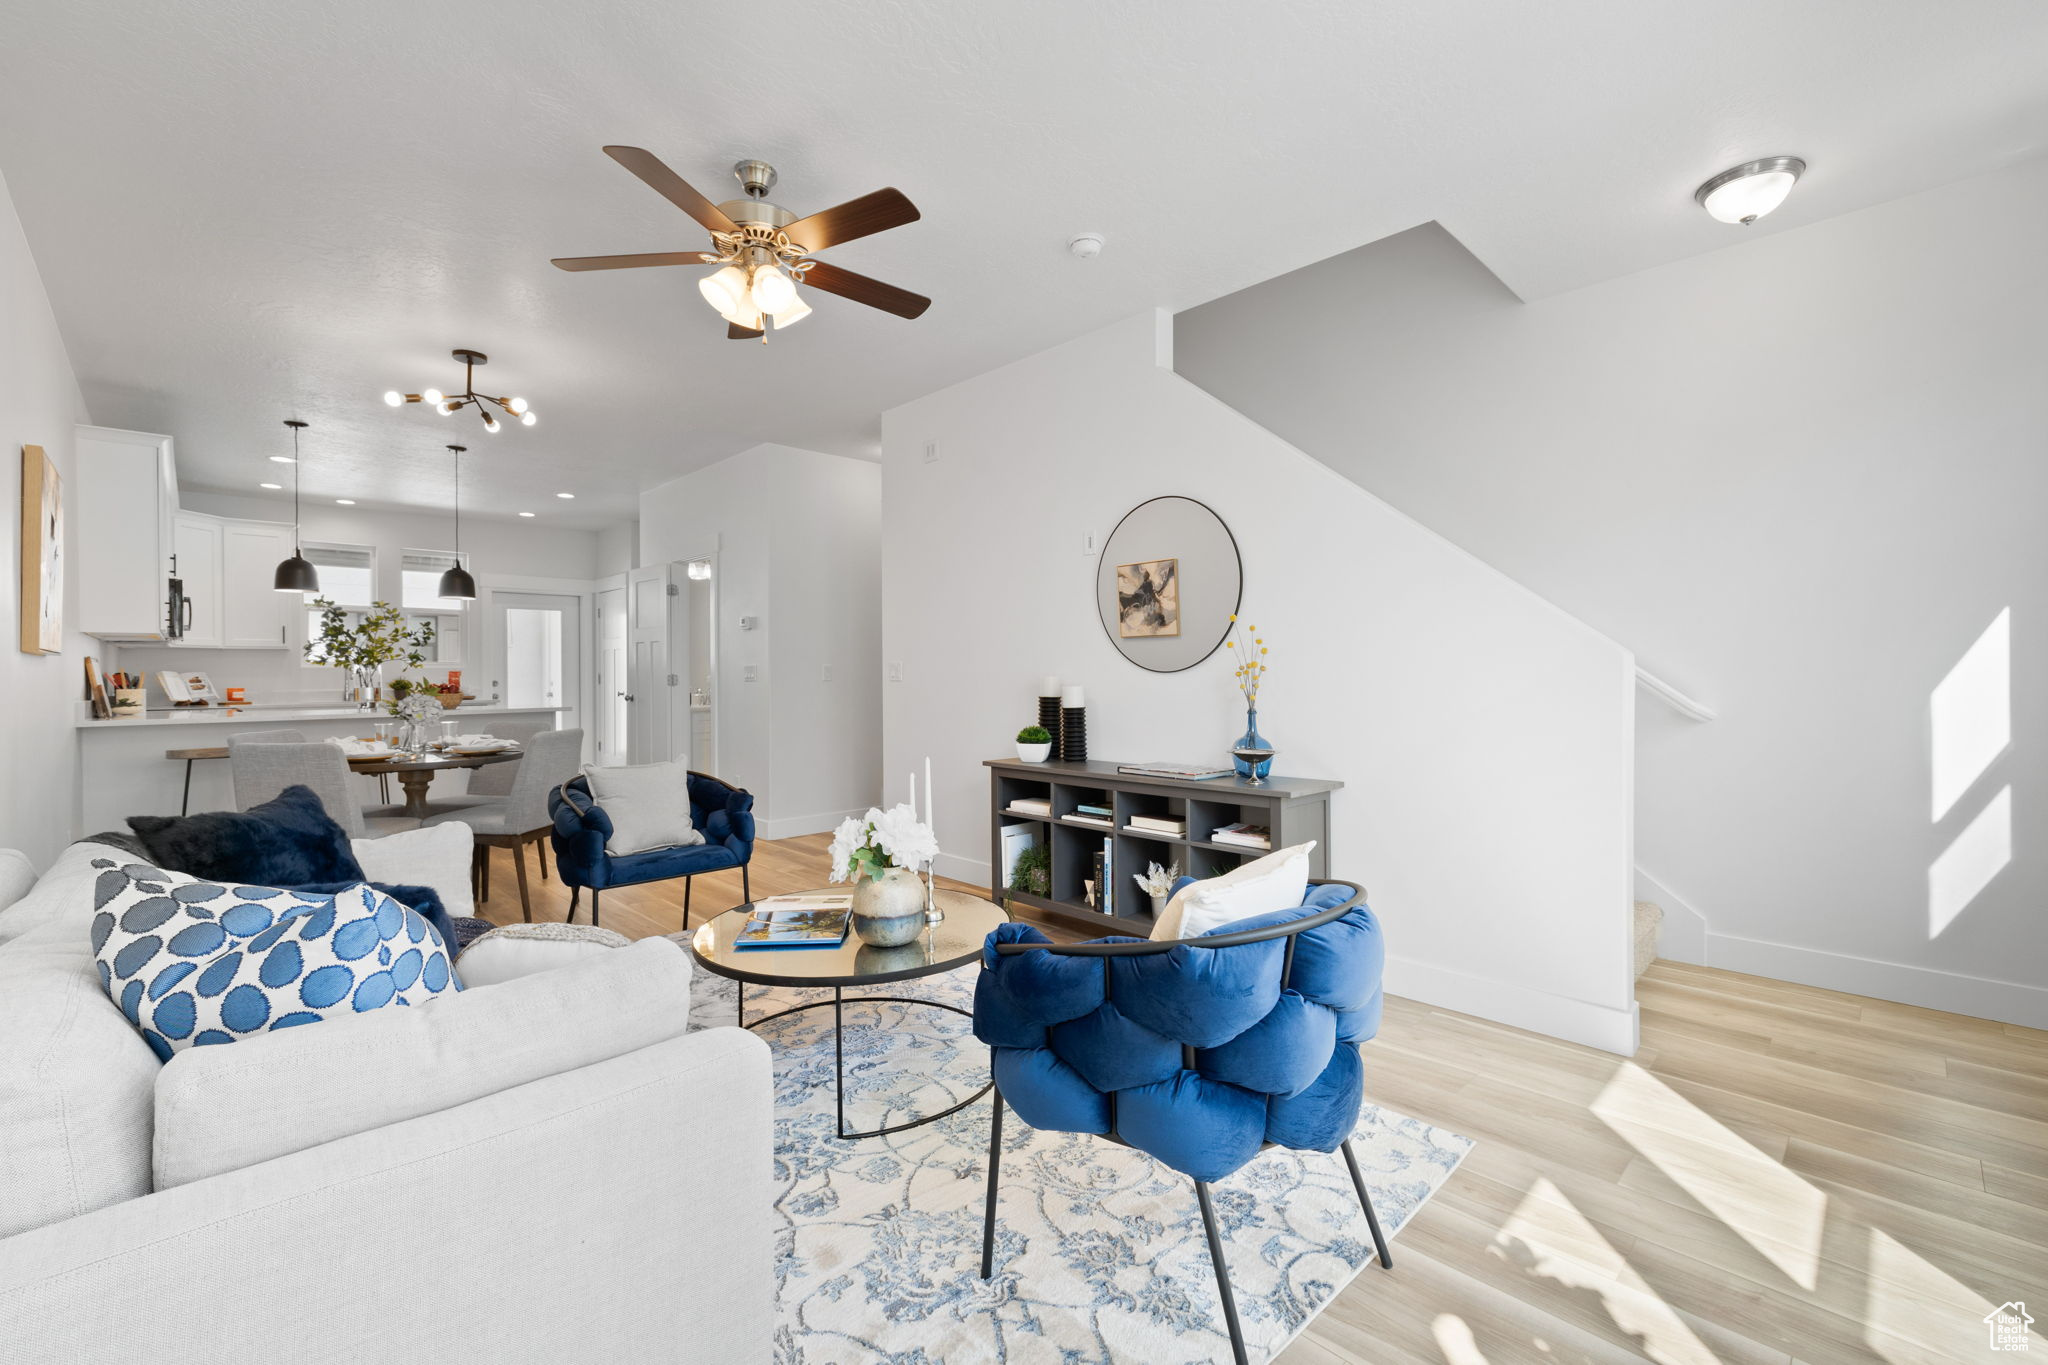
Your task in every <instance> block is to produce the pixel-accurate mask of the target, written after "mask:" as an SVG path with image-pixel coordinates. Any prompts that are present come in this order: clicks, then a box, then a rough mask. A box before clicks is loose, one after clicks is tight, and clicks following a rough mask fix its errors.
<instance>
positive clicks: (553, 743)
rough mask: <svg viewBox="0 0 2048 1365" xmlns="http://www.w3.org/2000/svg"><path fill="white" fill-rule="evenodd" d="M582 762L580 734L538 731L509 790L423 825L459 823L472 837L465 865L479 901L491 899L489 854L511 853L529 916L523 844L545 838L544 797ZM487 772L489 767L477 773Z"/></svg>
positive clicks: (549, 825)
mask: <svg viewBox="0 0 2048 1365" xmlns="http://www.w3.org/2000/svg"><path fill="white" fill-rule="evenodd" d="M582 764H583V731H581V730H543V731H541V732H540V733H538V734H536V735H534V736H532V737H531V738H530V739H528V740H527V742H526V752H525V753H524V754H523V755H521V756H520V759H519V762H518V763H517V764H516V765H515V764H505V765H503V766H505V767H513V768H516V771H515V772H514V774H513V776H512V789H511V790H510V791H508V792H506V793H505V794H504V795H503V796H500V797H479V798H477V799H476V800H475V801H474V802H473V803H468V804H464V805H462V806H460V807H458V808H456V809H454V810H445V811H440V812H438V813H436V814H434V815H430V816H428V817H427V818H426V820H425V821H424V822H423V823H424V824H427V825H445V824H448V823H449V822H451V821H455V820H460V821H461V822H462V823H463V824H465V825H468V826H469V828H470V832H471V833H472V834H473V835H474V836H475V838H476V853H475V856H474V857H473V858H472V859H471V861H470V866H471V868H472V869H473V871H472V873H471V880H472V881H474V882H475V884H476V898H477V900H478V901H479V902H483V901H488V900H489V899H490V898H491V850H492V849H494V848H509V849H511V850H512V868H513V871H514V872H515V873H517V874H518V877H519V912H520V914H521V915H523V916H525V917H526V918H527V919H528V920H531V919H532V918H533V901H532V900H531V899H530V897H529V895H528V892H527V888H526V846H527V845H528V844H531V843H538V842H539V841H540V840H542V839H544V838H546V837H547V836H548V833H549V831H550V830H552V829H553V828H554V824H553V822H552V820H551V819H550V817H549V815H548V793H549V792H551V791H553V790H554V789H555V788H556V787H558V786H560V785H561V784H562V783H564V782H567V781H568V780H569V779H570V778H572V777H574V776H575V775H576V773H577V770H578V769H579V768H580V767H582ZM480 771H482V772H489V771H490V769H489V768H484V769H481V770H480Z"/></svg>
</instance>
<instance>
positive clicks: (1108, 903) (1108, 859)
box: [1094, 839, 1116, 915]
mask: <svg viewBox="0 0 2048 1365" xmlns="http://www.w3.org/2000/svg"><path fill="white" fill-rule="evenodd" d="M1094 871H1095V900H1094V905H1095V908H1096V910H1098V911H1100V912H1101V913H1102V914H1105V915H1114V914H1115V913H1116V841H1115V840H1114V839H1104V840H1103V841H1102V851H1101V852H1100V853H1097V854H1096V855H1095V856H1094Z"/></svg>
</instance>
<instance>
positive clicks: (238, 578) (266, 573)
mask: <svg viewBox="0 0 2048 1365" xmlns="http://www.w3.org/2000/svg"><path fill="white" fill-rule="evenodd" d="M220 531H221V645H222V646H223V647H224V648H227V649H282V648H284V647H285V646H286V645H287V644H289V643H290V641H289V638H288V636H289V628H290V623H291V617H290V609H291V608H293V607H295V606H298V605H299V603H300V598H299V595H298V594H297V593H291V592H279V591H278V590H277V589H276V588H274V587H272V586H271V584H272V583H273V582H274V581H275V580H276V575H277V566H278V563H279V562H280V561H282V560H286V559H290V558H291V556H292V528H291V527H289V526H285V525H280V524H279V523H277V522H274V521H226V520H223V521H222V522H221V524H220Z"/></svg>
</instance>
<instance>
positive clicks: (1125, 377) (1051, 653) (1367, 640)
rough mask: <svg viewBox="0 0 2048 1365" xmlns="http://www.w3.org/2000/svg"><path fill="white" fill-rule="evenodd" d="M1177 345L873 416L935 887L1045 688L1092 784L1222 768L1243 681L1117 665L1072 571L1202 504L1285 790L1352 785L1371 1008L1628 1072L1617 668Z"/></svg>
mask: <svg viewBox="0 0 2048 1365" xmlns="http://www.w3.org/2000/svg"><path fill="white" fill-rule="evenodd" d="M1169 328H1170V324H1169V322H1168V321H1167V320H1166V319H1165V318H1164V317H1163V316H1160V315H1155V314H1145V315H1141V316H1138V317H1135V318H1132V319H1130V320H1128V321H1126V322H1123V323H1120V324H1117V325H1116V326H1113V327H1110V328H1107V329H1105V330H1103V331H1100V332H1097V333H1094V334H1091V335H1088V336H1084V337H1081V338H1079V339H1077V340H1075V341H1072V342H1069V343H1067V344H1066V345H1063V346H1060V347H1056V348H1054V349H1052V350H1049V351H1045V352H1042V353H1040V354H1038V355H1035V356H1032V357H1030V358H1028V359H1025V360H1022V361H1019V362H1017V363H1015V364H1013V365H1009V366H1006V367H1004V368H1002V369H998V370H995V371H992V372H990V373H988V374H985V375H982V376H980V377H978V378H976V379H972V380H968V381H966V382H964V383H961V384H958V385H955V386H953V387H952V388H948V389H944V390H941V391H940V392H938V393H934V394H931V395H929V396H927V397H925V398H922V399H919V400H917V401H915V402H912V403H908V404H905V405H903V406H902V407H898V408H894V409H891V410H890V411H889V412H887V413H885V414H884V417H883V424H882V431H883V450H884V458H883V491H884V495H885V505H886V506H887V508H888V516H887V519H886V522H885V534H884V536H883V542H882V543H883V560H882V562H883V601H884V604H885V607H884V624H883V640H884V644H883V657H884V660H885V663H886V664H887V665H893V664H896V663H900V664H901V665H902V667H903V670H904V681H902V682H900V683H894V682H891V683H885V684H884V685H883V690H884V694H885V702H884V715H885V718H886V721H885V724H886V744H885V750H886V758H885V768H886V770H887V772H888V773H889V774H890V782H889V787H890V792H891V795H894V796H898V797H900V795H901V792H900V785H901V781H900V779H899V778H897V777H896V776H895V775H896V774H899V773H907V772H908V771H909V770H910V769H911V767H912V765H913V764H916V763H920V762H921V761H922V759H923V758H924V757H925V756H926V755H927V754H929V755H930V756H931V759H932V764H933V770H934V781H935V783H936V785H937V788H938V824H939V836H940V841H941V843H942V845H943V846H944V848H945V850H946V855H947V856H946V860H945V863H944V864H943V865H942V866H943V869H944V870H946V871H949V872H952V873H954V874H956V875H960V876H965V877H968V878H972V879H976V880H985V879H986V876H987V857H988V848H987V844H988V838H989V825H988V800H989V795H988V792H989V784H988V778H987V774H986V772H985V770H984V769H983V768H982V767H981V766H980V764H981V760H983V759H986V758H990V757H996V756H1001V755H1005V754H1007V753H1009V752H1010V750H1011V743H1010V741H1011V737H1012V736H1013V735H1014V733H1015V732H1016V730H1017V729H1018V727H1019V726H1021V725H1024V724H1027V723H1029V722H1030V720H1031V719H1032V718H1033V708H1034V702H1033V694H1034V692H1035V685H1036V683H1037V680H1038V679H1039V678H1040V677H1041V676H1042V675H1044V674H1048V673H1052V674H1057V675H1058V676H1059V677H1060V678H1061V679H1062V680H1063V681H1065V682H1070V683H1080V684H1082V685H1083V686H1084V687H1085V688H1086V689H1087V695H1088V703H1089V711H1090V716H1089V748H1090V751H1091V754H1092V755H1093V756H1095V757H1099V758H1105V759H1124V760H1129V759H1217V758H1220V757H1223V756H1224V754H1225V751H1226V750H1227V748H1228V744H1229V741H1230V740H1231V739H1232V738H1234V737H1235V736H1236V735H1237V734H1238V733H1239V732H1240V731H1241V730H1242V728H1243V724H1244V717H1243V711H1242V702H1241V701H1239V700H1238V699H1237V697H1236V693H1235V692H1234V690H1233V688H1232V679H1231V676H1230V668H1229V666H1228V665H1227V664H1226V663H1225V662H1224V660H1223V658H1222V657H1221V656H1218V657H1216V658H1214V659H1212V660H1211V661H1209V662H1208V663H1206V664H1204V665H1202V666H1201V667H1198V668H1195V669H1191V670H1189V671H1187V672H1185V673H1180V674H1153V673H1147V672H1143V671H1141V670H1140V669H1138V668H1136V667H1135V666H1133V665H1131V664H1130V663H1128V662H1126V661H1125V660H1124V659H1123V658H1122V656H1120V655H1119V654H1118V653H1117V652H1116V651H1115V649H1114V648H1113V646H1112V645H1111V644H1110V642H1109V640H1108V639H1107V638H1106V636H1105V635H1104V633H1103V630H1102V627H1101V625H1100V623H1099V622H1098V620H1097V618H1096V614H1095V605H1094V579H1095V567H1096V566H1095V558H1094V556H1093V555H1092V554H1090V553H1087V552H1085V550H1084V536H1085V535H1086V533H1088V532H1090V531H1093V532H1094V533H1096V535H1097V536H1098V537H1100V536H1103V535H1106V534H1107V533H1108V531H1109V530H1110V529H1111V527H1112V526H1113V525H1114V524H1115V522H1116V520H1117V519H1118V518H1119V517H1120V516H1122V514H1123V513H1124V512H1126V511H1127V510H1129V509H1130V508H1131V507H1132V506H1134V505H1135V504H1137V503H1139V502H1141V501H1143V500H1145V499H1147V498H1151V497H1155V496H1158V495H1160V494H1167V493H1177V494H1185V495H1188V496H1190V497H1194V498H1198V499H1201V500H1202V501H1204V502H1207V503H1208V504H1209V505H1210V506H1212V507H1214V508H1216V509H1218V510H1219V511H1220V512H1221V514H1222V515H1223V517H1224V518H1225V520H1226V521H1228V522H1229V523H1230V526H1231V529H1232V531H1233V532H1234V533H1235V535H1236V536H1237V539H1238V543H1239V546H1240V549H1241V552H1242V555H1243V560H1244V566H1245V594H1244V606H1245V611H1246V613H1247V615H1248V616H1249V618H1250V619H1252V620H1254V621H1256V622H1257V623H1258V624H1259V625H1260V626H1261V627H1262V629H1263V632H1264V634H1265V635H1266V638H1267V639H1268V641H1269V647H1270V648H1271V649H1272V651H1273V653H1272V656H1271V660H1270V661H1271V663H1272V673H1271V674H1270V676H1269V685H1268V687H1267V689H1266V691H1265V693H1264V695H1263V696H1262V698H1261V701H1260V728H1261V729H1262V730H1263V731H1264V732H1265V733H1266V734H1267V735H1269V736H1270V737H1271V738H1272V739H1273V740H1274V741H1275V743H1277V745H1278V746H1279V749H1280V758H1279V760H1278V762H1277V765H1276V771H1280V772H1284V773H1288V774H1294V775H1299V776H1304V777H1329V778H1337V779H1340V780H1342V781H1344V782H1345V783H1346V784H1347V785H1346V786H1345V788H1344V789H1343V790H1342V791H1340V792H1338V793H1337V794H1336V796H1335V797H1334V799H1333V803H1332V819H1333V834H1332V849H1331V853H1332V858H1331V872H1332V875H1335V876H1339V877H1343V878H1346V879H1348V880H1352V881H1356V882H1359V883H1361V884H1363V885H1364V886H1365V887H1366V888H1367V890H1368V892H1369V895H1370V898H1371V902H1372V905H1373V907H1374V909H1375V910H1376V911H1377V912H1378V913H1379V915H1380V916H1381V918H1382V920H1383V921H1384V923H1385V926H1386V934H1387V942H1388V946H1389V949H1390V953H1391V957H1390V961H1389V964H1388V976H1387V986H1388V989H1389V990H1392V991H1395V992H1397V993H1399V994H1402V995H1406V996H1409V997H1412V998H1416V999H1421V1000H1427V1001H1432V1002H1436V1003H1439V1004H1442V1005H1445V1006H1448V1007H1451V1008H1456V1009H1460V1010H1467V1011H1470V1012H1472V1013H1475V1014H1480V1015H1484V1016H1486V1017H1489V1018H1493V1019H1499V1020H1504V1021H1506V1022H1509V1023H1512V1024H1517V1025H1521V1026H1524V1027H1528V1028H1532V1029H1537V1030H1540V1031H1542V1032H1546V1033H1552V1034H1556V1035H1558V1036H1562V1037H1566V1038H1572V1039H1575V1040H1578V1041H1582V1042H1588V1043H1592V1044H1594V1045H1596V1046H1601V1047H1606V1048H1609V1049H1611V1050H1614V1051H1619V1052H1632V1051H1633V1050H1634V1045H1635V1029H1634V1022H1635V1021H1634V1001H1633V982H1632V978H1631V974H1630V969H1629V960H1628V957H1629V948H1628V934H1629V929H1628V920H1629V889H1630V888H1629V863H1630V839H1629V818H1630V806H1631V790H1630V789H1631V776H1630V753H1631V747H1632V743H1631V729H1632V724H1633V703H1634V695H1633V689H1632V687H1631V682H1630V679H1631V676H1632V663H1631V660H1630V657H1629V655H1628V653H1627V652H1626V651H1625V650H1623V649H1621V648H1619V647H1618V646H1616V645H1615V644H1613V643H1612V642H1610V641H1608V640H1606V639H1604V638H1602V637H1601V636H1600V635H1598V634H1597V633H1595V632H1594V631H1592V630H1591V629H1589V628H1587V627H1586V626H1584V625H1582V624H1580V623H1579V622H1577V621H1574V620H1572V619H1571V618H1570V617H1568V616H1566V615H1564V614H1563V613H1562V612H1560V611H1558V610H1557V609H1556V608H1554V607H1552V606H1550V605H1549V604H1547V603H1545V602H1543V601H1541V600H1540V599H1538V598H1537V597H1535V596H1534V595H1533V594H1531V593H1529V592H1528V591H1527V590H1526V589H1524V588H1521V587H1520V586H1518V585H1516V584H1515V583H1513V582H1511V581H1510V580H1508V579H1507V578H1505V577H1503V576H1502V575H1501V574H1499V573H1497V572H1496V571H1494V570H1492V569H1490V568H1488V567H1487V566H1486V565H1484V564H1482V563H1480V562H1479V561H1477V560H1476V559H1474V558H1472V557H1471V556H1470V555H1468V554H1465V553H1464V552H1462V551H1460V550H1457V549H1456V548H1454V547H1452V546H1451V545H1449V544H1448V543H1447V542H1445V541H1443V540H1442V539H1441V538H1439V537H1438V536H1436V535H1435V534H1433V533H1432V532H1430V531H1428V530H1425V529H1424V528H1422V527H1421V526H1418V525H1417V524H1415V523H1414V522H1412V521H1410V520H1409V519H1408V518H1406V517H1405V516H1403V515H1401V514H1400V513H1398V512H1396V511H1394V510H1393V509H1392V508H1391V507H1389V506H1388V505H1387V504H1385V503H1383V502H1381V501H1380V500H1379V499H1377V498H1374V497H1373V496H1371V495H1370V494H1367V493H1365V492H1364V491H1362V490H1361V489H1359V488H1358V487H1357V486H1355V485H1353V484H1351V483H1348V482H1346V481H1345V480H1344V479H1342V478H1339V477H1338V476H1337V475H1335V474H1333V473H1331V472H1330V471H1329V470H1328V469H1326V468H1324V467H1323V466H1321V465H1319V464H1317V463H1316V462H1315V461H1313V460H1310V459H1309V458H1307V457H1306V456H1304V455H1303V454H1301V453H1300V452H1299V451H1297V450H1294V449H1293V448H1292V447H1290V446H1288V445H1286V444H1285V443H1283V442H1281V441H1280V440H1278V439H1276V438H1275V437H1273V436H1272V435H1271V434H1269V433H1268V432H1266V431H1264V430H1262V429H1260V428H1259V427H1257V426H1254V425H1253V424H1252V423H1251V422H1249V421H1247V420H1246V419H1244V418H1243V417H1241V416H1240V415H1238V414H1237V413H1235V412H1233V411H1231V410H1230V409H1228V408H1226V407H1225V406H1224V405H1223V404H1221V403H1219V402H1217V401H1216V400H1215V399H1213V398H1211V397H1210V396H1208V395H1207V394H1205V393H1203V392H1201V391H1200V390H1199V389H1197V388H1195V387H1194V386H1193V385H1191V384H1189V383H1187V382H1186V381H1185V380H1183V379H1181V378H1180V377H1178V376H1177V375H1175V374H1174V373H1173V372H1172V370H1171V364H1172V361H1171V354H1170V352H1171V337H1170V331H1169ZM927 442H935V443H936V445H937V452H938V459H937V460H936V462H933V463H927V462H926V461H925V457H924V450H925V445H926V443H927ZM1098 543H1099V542H1098Z"/></svg>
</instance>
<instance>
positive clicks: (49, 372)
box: [0, 181, 103, 867]
mask: <svg viewBox="0 0 2048 1365" xmlns="http://www.w3.org/2000/svg"><path fill="white" fill-rule="evenodd" d="M0 299H4V300H6V306H5V307H0V431H4V432H5V433H6V436H5V440H6V445H5V447H4V448H0V453H4V454H5V456H6V460H7V465H6V468H5V471H4V472H0V483H4V485H5V486H6V488H7V489H8V499H7V504H6V506H7V511H6V513H5V514H4V515H0V556H4V557H5V560H6V564H7V567H8V576H7V587H6V589H5V591H4V596H5V598H6V607H5V609H4V611H0V621H4V624H0V636H4V638H0V696H5V697H6V699H7V720H6V723H5V724H4V725H0V772H5V773H7V774H9V775H10V777H11V780H10V781H8V782H6V783H4V784H0V845H5V846H8V847H13V848H19V849H21V850H22V851H23V852H24V853H26V854H28V856H29V857H30V858H32V859H33V860H34V861H35V863H36V865H37V866H38V867H47V866H49V864H50V861H51V859H53V858H55V857H56V856H57V853H58V852H59V850H61V849H62V848H63V847H64V845H65V844H67V843H69V842H70V840H71V821H72V813H73V811H74V810H75V809H76V807H77V804H78V791H77V776H76V773H77V762H76V755H77V746H78V732H77V731H76V730H75V729H73V728H72V719H73V716H74V713H75V710H76V704H77V700H78V698H79V697H82V696H83V695H85V693H84V687H85V673H84V666H83V664H82V662H81V660H82V659H83V658H84V656H85V655H87V654H96V653H103V651H100V650H98V649H97V648H96V646H95V642H93V641H91V640H88V639H86V638H85V637H84V636H82V635H80V634H78V633H77V631H75V630H72V629H69V628H68V625H69V623H70V622H75V621H76V620H77V619H78V596H77V575H76V574H75V573H72V572H67V573H66V575H65V603H64V614H65V621H66V623H67V629H66V630H65V633H64V648H63V652H61V653H58V654H42V655H36V654H24V653H22V652H21V616H20V606H21V567H20V566H21V472H20V471H21V447H22V446H24V445H38V446H41V447H42V448H43V450H44V452H45V453H46V454H48V455H49V457H50V459H51V460H52V461H54V462H55V464H56V466H57V473H58V476H59V477H60V478H62V479H63V481H64V504H65V520H66V528H65V544H64V553H65V554H66V555H67V556H69V557H70V558H71V559H72V561H73V562H74V563H75V562H76V559H77V556H78V555H80V554H81V553H87V552H89V550H90V547H89V546H81V545H80V544H79V543H78V534H77V531H76V530H75V529H74V526H75V522H73V520H72V518H71V509H72V507H73V506H74V505H75V504H74V499H75V497H76V486H75V484H74V482H73V480H72V461H71V445H72V442H71V433H72V427H73V426H74V425H75V424H76V423H79V422H85V421H89V420H90V419H89V418H88V417H87V415H86V411H85V400H84V399H83V398H81V397H80V396H79V392H78V381H77V380H76V379H75V378H74V377H73V375H72V371H71V361H70V359H69V357H68V356H66V354H65V351H64V341H63V338H62V337H61V336H59V335H58V332H57V320H56V317H55V316H54V315H53V314H52V313H51V311H50V300H49V297H48V295H46V294H45V293H44V292H43V282H42V279H41V278H40V277H39V276H38V275H37V274H36V266H35V259H34V258H33V257H32V256H31V255H30V254H29V249H28V241H27V239H25V238H24V237H23V236H22V232H21V222H20V220H19V219H18V218H16V216H15V213H14V201H13V200H12V199H11V198H10V197H9V196H8V195H7V191H6V183H5V181H0ZM67 568H68V566H67Z"/></svg>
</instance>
